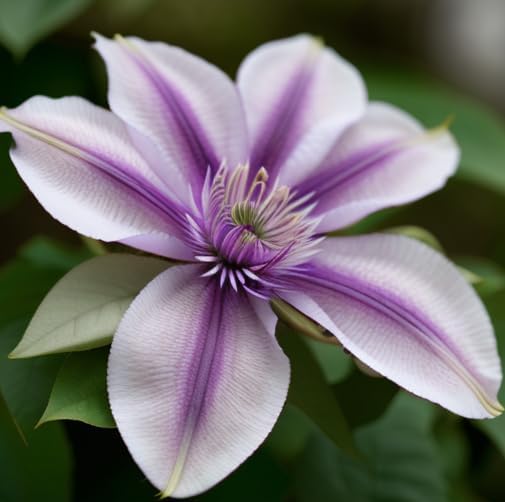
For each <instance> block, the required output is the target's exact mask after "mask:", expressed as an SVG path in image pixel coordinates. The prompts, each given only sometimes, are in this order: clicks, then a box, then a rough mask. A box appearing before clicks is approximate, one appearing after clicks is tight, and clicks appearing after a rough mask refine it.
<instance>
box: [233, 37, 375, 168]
mask: <svg viewBox="0 0 505 502" xmlns="http://www.w3.org/2000/svg"><path fill="white" fill-rule="evenodd" d="M237 82H238V86H239V90H240V92H241V94H242V97H243V101H244V106H245V110H246V115H247V121H248V125H249V131H250V134H251V144H252V154H251V164H252V167H253V168H259V167H265V168H266V169H267V170H268V171H269V173H270V174H277V173H279V172H281V170H282V169H285V168H286V169H289V170H294V171H296V170H298V169H304V168H306V164H307V163H309V164H310V165H317V162H318V159H319V160H322V158H323V157H324V155H326V154H327V152H328V149H329V148H330V147H331V145H332V144H333V143H334V141H335V139H336V138H337V136H338V134H339V133H340V132H341V131H342V129H343V128H344V127H345V126H347V125H349V124H350V123H352V122H353V121H355V120H356V119H357V118H358V117H360V115H361V114H362V113H363V111H364V109H365V104H366V90H365V87H364V84H363V81H362V79H361V76H360V75H359V73H358V72H357V71H356V69H355V68H354V67H353V66H351V65H350V64H349V63H347V62H346V61H344V60H343V59H342V58H341V57H340V56H338V54H336V53H335V52H334V51H333V50H331V49H329V48H324V47H323V46H322V44H321V42H320V41H318V40H317V39H315V38H313V37H310V36H308V35H299V36H296V37H293V38H289V39H285V40H279V41H275V42H270V43H267V44H265V45H262V46H261V47H259V48H258V49H256V50H255V51H253V52H252V53H251V54H250V55H249V56H247V58H246V59H245V60H244V62H243V63H242V65H241V67H240V69H239V72H238V77H237Z"/></svg>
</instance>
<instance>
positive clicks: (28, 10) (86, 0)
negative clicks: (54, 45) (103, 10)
mask: <svg viewBox="0 0 505 502" xmlns="http://www.w3.org/2000/svg"><path fill="white" fill-rule="evenodd" d="M90 3H91V0H16V1H11V0H0V12H1V13H2V15H1V17H0V41H1V42H2V43H3V44H4V45H5V46H6V47H7V48H8V49H9V50H10V51H11V52H12V53H13V54H15V55H16V56H23V55H24V54H25V53H26V51H28V49H30V47H32V45H33V44H34V43H35V42H37V41H38V40H39V39H41V38H43V37H44V36H46V35H48V34H50V33H51V32H53V31H56V30H57V29H59V28H61V27H62V26H63V25H64V24H65V23H67V22H68V21H70V20H71V19H73V18H74V17H76V16H77V15H79V14H80V13H81V12H83V11H84V9H85V8H86V7H87V6H88V5H89V4H90Z"/></svg>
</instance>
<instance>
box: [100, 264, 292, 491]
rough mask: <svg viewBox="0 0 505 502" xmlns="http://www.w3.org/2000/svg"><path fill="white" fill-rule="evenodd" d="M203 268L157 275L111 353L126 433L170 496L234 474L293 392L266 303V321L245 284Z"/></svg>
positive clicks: (119, 418)
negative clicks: (237, 287)
mask: <svg viewBox="0 0 505 502" xmlns="http://www.w3.org/2000/svg"><path fill="white" fill-rule="evenodd" d="M202 270H203V268H202V266H195V265H184V266H175V267H172V268H171V269H169V270H168V271H167V272H164V273H163V274H161V275H160V276H159V277H158V278H156V279H155V280H154V281H153V282H151V283H150V284H149V285H148V286H147V287H146V288H145V289H144V290H143V291H142V292H141V293H140V295H139V296H138V297H137V298H136V299H135V301H134V302H133V303H132V305H131V306H130V308H129V310H128V312H127V313H126V315H125V317H124V319H123V321H122V322H121V325H120V326H119V329H118V331H117V333H116V335H115V336H114V340H113V344H112V348H111V355H110V359H109V371H108V389H109V397H110V402H111V408H112V412H113V414H114V417H115V419H116V423H117V424H118V428H119V431H120V433H121V435H122V437H123V439H124V440H125V442H126V444H127V446H128V448H129V450H130V452H131V454H132V456H133V458H134V459H135V461H136V462H137V463H138V464H139V466H140V468H141V469H142V470H143V472H144V473H145V475H146V476H147V477H148V478H149V480H150V481H151V482H152V483H153V484H154V485H155V486H156V487H157V488H159V489H160V490H161V491H162V495H163V496H175V497H187V496H191V495H196V494H198V493H200V492H202V491H204V490H206V489H208V488H209V487H211V486H213V485H214V484H216V483H217V482H219V481H220V480H221V479H222V478H223V477H225V476H226V475H228V474H229V473H230V472H231V471H232V470H234V469H235V468H236V467H237V466H238V465H239V464H240V463H241V462H243V461H244V460H245V459H246V458H247V457H248V456H249V455H250V454H251V453H252V452H253V451H254V450H255V449H256V448H257V447H258V446H259V445H260V443H261V442H262V441H263V440H264V439H265V437H266V435H267V434H268V433H269V432H270V430H271V428H272V427H273V425H274V423H275V420H276V419H277V416H278V414H279V413H280V411H281V409H282V406H283V404H284V400H285V398H286V393H287V387H288V381H289V364H288V361H287V359H286V357H285V356H284V354H283V353H282V350H281V349H280V347H279V346H278V345H277V342H276V340H275V337H274V332H273V327H274V326H275V316H274V315H273V313H272V312H271V310H270V309H269V308H268V303H265V305H264V307H265V308H264V309H261V312H262V314H261V315H262V319H261V320H260V319H259V317H258V314H257V311H258V306H257V305H253V303H252V301H251V300H250V299H249V298H248V297H247V296H246V295H245V293H244V292H243V291H242V292H239V293H236V292H235V291H233V290H232V289H231V287H230V286H229V284H227V285H226V286H225V287H224V288H223V289H221V288H220V287H219V285H218V284H217V282H216V281H217V275H215V276H213V277H211V278H205V279H203V278H201V277H200V275H201V272H202ZM139 333H141V334H142V336H139Z"/></svg>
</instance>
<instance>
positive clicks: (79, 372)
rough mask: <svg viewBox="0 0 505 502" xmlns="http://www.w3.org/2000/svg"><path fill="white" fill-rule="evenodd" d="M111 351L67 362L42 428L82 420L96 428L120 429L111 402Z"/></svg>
mask: <svg viewBox="0 0 505 502" xmlns="http://www.w3.org/2000/svg"><path fill="white" fill-rule="evenodd" d="M108 355H109V349H108V347H107V348H102V349H95V350H90V351H86V352H75V353H73V354H70V355H69V356H68V357H67V358H66V359H65V361H64V363H63V365H62V367H61V368H60V371H59V372H58V375H57V377H56V380H55V382H54V385H53V389H52V391H51V396H50V397H49V403H48V404H47V408H46V409H45V411H44V414H43V415H42V418H41V419H40V421H39V425H40V424H43V423H44V422H51V421H53V420H79V421H81V422H84V423H87V424H89V425H94V426H96V427H105V428H113V427H115V426H116V424H115V422H114V418H113V417H112V413H111V411H110V407H109V402H108V400H107V358H108Z"/></svg>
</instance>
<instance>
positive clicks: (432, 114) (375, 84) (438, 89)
mask: <svg viewBox="0 0 505 502" xmlns="http://www.w3.org/2000/svg"><path fill="white" fill-rule="evenodd" d="M365 78H366V81H367V84H368V88H369V93H370V97H371V99H373V100H381V101H387V102H390V103H393V104H395V105H397V106H399V107H400V108H403V109H404V110H407V111H408V112H410V113H412V114H413V115H414V116H415V117H417V118H418V119H420V120H421V121H422V122H424V124H425V125H426V126H428V127H433V126H436V125H438V124H440V123H442V122H443V121H444V120H445V119H446V118H447V117H449V116H453V117H454V122H453V124H452V125H451V131H452V132H453V134H454V136H455V137H456V139H457V141H458V143H459V145H460V147H461V152H462V157H461V167H460V168H459V169H458V172H457V176H459V177H460V178H462V179H466V180H468V181H471V182H474V183H477V184H479V185H481V186H484V187H486V188H488V189H490V190H493V191H497V192H498V193H501V194H505V168H504V166H505V164H504V162H505V160H504V159H505V122H504V121H503V118H502V117H501V116H500V115H499V114H498V113H497V112H495V111H493V110H491V109H490V108H487V107H486V106H485V105H483V104H480V103H478V102H476V101H473V100H472V99H470V98H467V97H465V96H463V95H459V94H458V93H457V92H456V91H454V90H453V89H451V88H449V87H446V86H443V85H441V84H438V83H436V82H432V81H429V80H427V79H426V78H423V76H422V75H417V74H415V73H408V72H402V71H400V70H394V71H389V72H387V71H384V69H383V68H382V69H381V70H379V71H378V70H371V71H368V72H365Z"/></svg>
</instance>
